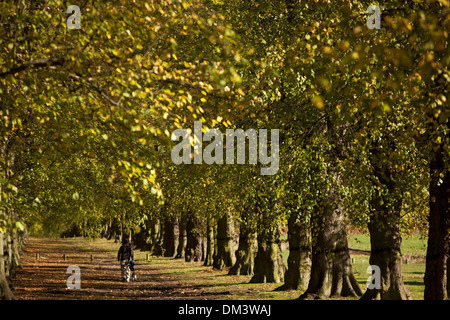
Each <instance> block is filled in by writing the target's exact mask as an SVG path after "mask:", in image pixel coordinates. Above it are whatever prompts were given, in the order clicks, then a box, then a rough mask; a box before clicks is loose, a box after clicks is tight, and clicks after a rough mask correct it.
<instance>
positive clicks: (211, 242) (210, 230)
mask: <svg viewBox="0 0 450 320" xmlns="http://www.w3.org/2000/svg"><path fill="white" fill-rule="evenodd" d="M215 239H216V237H215V231H214V220H213V218H212V217H208V224H207V227H206V252H205V254H206V257H205V263H204V266H212V265H213V262H214V247H215Z"/></svg>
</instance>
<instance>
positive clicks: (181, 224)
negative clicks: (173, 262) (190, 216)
mask: <svg viewBox="0 0 450 320" xmlns="http://www.w3.org/2000/svg"><path fill="white" fill-rule="evenodd" d="M186 224H187V215H186V214H185V213H182V214H181V215H180V217H179V219H178V246H177V254H176V256H175V259H182V258H184V254H185V252H186V243H187V233H186Z"/></svg>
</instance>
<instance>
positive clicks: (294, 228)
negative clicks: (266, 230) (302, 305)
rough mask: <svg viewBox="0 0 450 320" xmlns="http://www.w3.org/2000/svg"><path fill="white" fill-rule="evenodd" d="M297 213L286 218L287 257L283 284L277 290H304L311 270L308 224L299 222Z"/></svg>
mask: <svg viewBox="0 0 450 320" xmlns="http://www.w3.org/2000/svg"><path fill="white" fill-rule="evenodd" d="M298 220H299V214H298V213H292V214H291V215H290V216H289V219H288V240H289V257H288V261H287V262H288V268H287V271H286V274H285V276H284V284H283V285H282V286H281V287H279V288H277V290H306V288H307V287H308V282H309V278H310V271H311V240H310V230H309V224H308V223H306V222H300V221H298Z"/></svg>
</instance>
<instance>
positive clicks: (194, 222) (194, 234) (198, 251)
mask: <svg viewBox="0 0 450 320" xmlns="http://www.w3.org/2000/svg"><path fill="white" fill-rule="evenodd" d="M186 237H187V241H186V250H185V254H184V259H185V261H186V262H194V261H195V262H197V261H202V260H203V237H202V234H201V226H200V222H199V219H198V218H197V217H196V216H194V215H191V216H188V219H187V224H186Z"/></svg>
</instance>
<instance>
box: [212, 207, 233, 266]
mask: <svg viewBox="0 0 450 320" xmlns="http://www.w3.org/2000/svg"><path fill="white" fill-rule="evenodd" d="M216 242H217V252H216V254H215V255H214V261H213V268H214V269H218V270H220V269H223V268H226V267H231V266H233V264H234V263H235V261H236V258H235V255H234V228H233V217H232V212H231V209H228V210H227V212H226V213H225V215H224V216H223V217H221V218H219V220H218V222H217V238H216Z"/></svg>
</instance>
